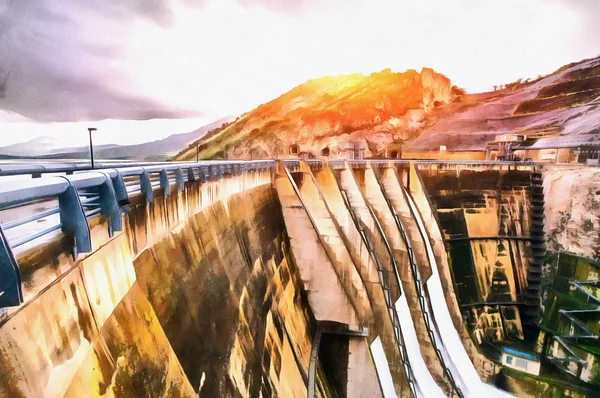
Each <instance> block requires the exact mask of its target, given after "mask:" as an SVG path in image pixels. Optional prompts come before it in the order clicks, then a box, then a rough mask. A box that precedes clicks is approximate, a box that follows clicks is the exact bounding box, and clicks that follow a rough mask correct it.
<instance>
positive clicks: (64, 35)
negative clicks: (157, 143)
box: [0, 0, 203, 121]
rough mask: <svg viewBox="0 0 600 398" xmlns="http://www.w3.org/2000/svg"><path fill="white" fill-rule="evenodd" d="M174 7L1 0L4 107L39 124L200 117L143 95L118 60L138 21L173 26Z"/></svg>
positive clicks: (0, 100) (146, 0)
mask: <svg viewBox="0 0 600 398" xmlns="http://www.w3.org/2000/svg"><path fill="white" fill-rule="evenodd" d="M172 3H173V1H169V0H121V1H119V2H113V1H106V0H63V1H57V0H0V54H1V56H0V109H3V110H9V111H12V112H16V113H19V114H21V115H24V116H26V117H29V118H32V119H35V120H40V121H79V120H93V119H102V118H120V119H146V118H150V117H188V116H198V115H199V114H200V112H192V111H188V110H180V109H172V108H171V107H169V106H168V105H164V104H161V103H160V101H157V100H153V99H149V98H144V97H142V96H140V95H138V94H136V93H135V92H134V90H133V89H132V88H131V87H128V81H127V78H126V73H124V71H123V70H121V69H120V68H121V67H120V66H119V63H118V62H115V61H118V60H119V58H120V57H121V56H122V39H123V36H124V34H125V33H126V32H127V30H128V26H129V24H130V23H131V22H132V21H133V20H134V18H145V19H147V20H150V21H152V22H153V23H156V24H157V25H159V26H162V27H167V26H169V25H170V24H171V22H172ZM185 3H187V4H189V5H200V4H202V3H203V1H201V0H185ZM158 78H160V76H157V79H158Z"/></svg>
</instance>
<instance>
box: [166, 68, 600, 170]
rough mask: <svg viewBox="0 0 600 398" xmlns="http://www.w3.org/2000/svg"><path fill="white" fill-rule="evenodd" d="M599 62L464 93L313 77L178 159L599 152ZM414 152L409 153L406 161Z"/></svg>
mask: <svg viewBox="0 0 600 398" xmlns="http://www.w3.org/2000/svg"><path fill="white" fill-rule="evenodd" d="M599 96H600V57H596V58H592V59H587V60H583V61H580V62H575V63H572V64H569V65H565V66H564V67H562V68H560V69H559V70H557V71H556V72H554V73H552V74H550V75H548V76H540V77H538V78H536V79H534V80H531V79H527V80H522V79H519V80H517V81H515V82H513V83H508V84H503V85H500V86H498V87H496V90H495V91H492V92H486V93H477V94H467V93H465V92H464V90H461V89H459V88H457V87H455V86H452V85H451V83H450V80H449V79H448V78H446V77H445V76H443V75H441V74H439V73H436V72H434V71H433V70H432V69H427V68H423V69H422V70H421V72H417V71H414V70H408V71H406V72H403V73H393V72H391V71H390V70H389V69H387V70H383V71H381V72H379V73H373V74H371V75H369V76H363V75H360V74H354V75H343V76H337V77H329V76H328V77H323V78H320V79H314V80H309V81H308V82H306V83H304V84H301V85H299V86H297V87H295V88H293V89H292V90H290V91H289V92H287V93H285V94H283V95H282V96H280V97H279V98H276V99H274V100H272V101H270V102H268V103H266V104H263V105H260V106H259V107H257V108H256V109H254V110H252V111H250V112H248V113H246V114H244V115H242V116H241V117H240V118H238V119H237V120H236V122H235V123H233V124H231V125H230V126H227V127H226V128H224V129H219V130H218V131H213V132H211V133H209V134H207V135H206V136H204V137H203V138H201V139H200V140H198V141H197V142H195V143H194V144H193V145H190V147H189V148H187V149H184V150H183V151H181V152H180V153H179V154H178V155H177V157H176V158H177V159H180V160H190V159H193V158H195V156H196V153H195V146H198V148H199V150H200V156H201V158H205V159H210V158H267V157H286V156H291V155H299V156H302V155H304V156H308V157H319V156H331V157H335V156H338V155H340V154H341V152H342V150H343V149H342V147H343V145H344V144H345V143H346V142H347V141H348V140H353V141H361V142H364V143H365V144H366V146H367V149H366V153H365V156H367V157H371V156H386V155H389V153H390V152H388V150H389V151H392V150H393V149H390V148H402V153H403V157H410V156H411V155H412V157H422V156H424V155H425V154H426V153H427V152H429V155H431V153H433V152H435V151H439V148H440V146H442V145H444V146H446V147H447V150H449V151H452V150H454V151H470V150H477V151H485V148H486V146H487V145H488V144H489V143H490V142H493V141H494V140H495V137H496V136H498V135H500V134H504V133H507V132H510V133H519V134H525V135H526V136H527V138H528V140H527V142H526V143H525V144H524V145H534V144H535V145H537V146H540V147H544V146H545V147H548V146H549V145H550V146H552V145H555V146H554V147H560V145H563V146H564V145H572V144H573V143H580V144H584V143H585V144H588V143H590V144H591V145H592V144H593V145H596V144H597V145H600V122H599V121H600V98H599ZM404 155H409V156H404Z"/></svg>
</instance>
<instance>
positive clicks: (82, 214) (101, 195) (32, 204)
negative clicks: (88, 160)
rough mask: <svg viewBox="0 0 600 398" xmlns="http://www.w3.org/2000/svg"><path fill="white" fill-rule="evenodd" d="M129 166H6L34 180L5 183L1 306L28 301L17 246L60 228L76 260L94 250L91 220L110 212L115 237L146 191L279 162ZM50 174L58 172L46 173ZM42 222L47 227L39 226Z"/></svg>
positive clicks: (0, 205) (1, 186) (1, 193)
mask: <svg viewBox="0 0 600 398" xmlns="http://www.w3.org/2000/svg"><path fill="white" fill-rule="evenodd" d="M74 166H78V165H74ZM111 166H114V165H111ZM126 166H127V167H124V168H116V169H115V168H111V169H105V168H100V169H98V170H87V171H83V170H81V169H79V168H78V167H63V166H60V167H54V168H51V167H43V168H40V167H37V166H34V167H31V166H28V167H24V168H23V167H21V168H19V169H16V168H12V169H10V170H8V171H7V170H6V169H2V170H1V171H2V174H0V175H5V176H6V175H10V176H16V175H21V176H23V177H26V176H27V175H30V176H32V177H34V178H23V179H14V178H12V177H11V178H8V179H6V180H5V181H0V212H2V213H5V215H12V216H14V219H10V220H9V221H6V222H3V223H2V222H0V308H4V307H12V306H18V305H20V304H21V303H22V302H23V290H22V286H21V273H20V269H19V264H18V263H17V260H16V256H15V254H14V250H15V249H18V248H22V247H24V246H26V245H27V244H28V243H30V242H33V241H35V240H37V239H40V238H42V237H49V236H52V237H53V236H54V235H51V234H56V233H58V232H59V231H61V232H62V233H63V234H65V235H70V236H73V237H74V245H73V255H74V257H75V258H76V257H77V255H78V254H79V253H89V252H91V251H92V241H91V236H90V226H89V219H91V218H93V217H95V216H98V215H104V216H107V217H108V219H109V223H108V228H109V235H110V236H112V234H113V233H114V232H115V231H121V230H122V229H123V221H122V214H123V212H125V211H127V209H128V205H129V203H130V198H131V197H133V196H136V195H144V196H145V198H146V201H147V202H148V203H152V202H153V201H154V190H156V189H162V191H163V193H164V195H165V196H169V195H170V194H171V189H172V188H173V187H175V189H177V190H179V191H183V190H184V189H185V183H186V182H190V181H200V182H202V183H205V182H208V181H216V180H219V179H221V178H223V176H230V175H236V174H239V173H241V172H244V171H249V170H265V169H274V168H275V161H272V160H258V161H235V160H233V161H221V162H219V161H206V162H198V163H161V164H145V165H132V164H126ZM45 173H52V174H54V175H52V176H43V177H42V175H43V174H45ZM55 174H64V175H58V176H57V175H55ZM0 178H1V177H0ZM41 224H45V225H47V226H44V227H42V228H40V227H39V225H41Z"/></svg>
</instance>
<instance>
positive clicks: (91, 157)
mask: <svg viewBox="0 0 600 398" xmlns="http://www.w3.org/2000/svg"><path fill="white" fill-rule="evenodd" d="M96 130H97V129H96V128H95V127H88V131H89V132H90V163H91V164H92V169H93V168H94V145H93V144H92V131H96Z"/></svg>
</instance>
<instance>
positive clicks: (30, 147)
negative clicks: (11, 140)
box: [0, 137, 60, 157]
mask: <svg viewBox="0 0 600 398" xmlns="http://www.w3.org/2000/svg"><path fill="white" fill-rule="evenodd" d="M59 147H60V144H59V142H58V140H56V139H55V138H53V137H37V138H34V139H32V140H29V141H26V142H20V143H17V144H12V145H8V146H5V147H2V148H0V154H2V155H7V156H14V157H18V156H39V155H44V154H47V153H50V152H52V151H54V150H56V149H58V148H59Z"/></svg>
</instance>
